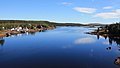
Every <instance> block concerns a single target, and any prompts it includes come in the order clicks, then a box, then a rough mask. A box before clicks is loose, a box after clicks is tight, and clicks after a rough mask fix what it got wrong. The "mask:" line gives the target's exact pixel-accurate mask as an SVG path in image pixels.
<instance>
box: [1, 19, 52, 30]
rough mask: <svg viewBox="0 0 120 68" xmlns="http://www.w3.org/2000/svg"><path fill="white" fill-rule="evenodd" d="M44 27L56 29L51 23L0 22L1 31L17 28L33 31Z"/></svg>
mask: <svg viewBox="0 0 120 68" xmlns="http://www.w3.org/2000/svg"><path fill="white" fill-rule="evenodd" d="M39 25H42V26H44V27H46V28H49V27H54V25H53V24H52V22H49V21H25V20H0V30H2V29H11V28H16V27H23V28H26V27H27V28H30V29H33V28H35V27H38V26H39Z"/></svg>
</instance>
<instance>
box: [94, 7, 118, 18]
mask: <svg viewBox="0 0 120 68" xmlns="http://www.w3.org/2000/svg"><path fill="white" fill-rule="evenodd" d="M94 17H101V18H105V19H108V18H119V17H120V9H116V10H115V11H113V12H104V13H98V14H96V15H95V16H94Z"/></svg>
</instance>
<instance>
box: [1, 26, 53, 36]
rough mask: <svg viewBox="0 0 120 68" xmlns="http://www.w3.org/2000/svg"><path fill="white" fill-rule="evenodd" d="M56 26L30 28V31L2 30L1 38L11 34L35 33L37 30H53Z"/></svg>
mask: <svg viewBox="0 0 120 68" xmlns="http://www.w3.org/2000/svg"><path fill="white" fill-rule="evenodd" d="M54 28H55V27H50V28H41V29H28V31H24V30H23V31H16V30H13V31H11V30H9V29H8V30H2V31H0V38H3V37H9V36H11V35H17V34H24V33H27V32H28V33H35V32H40V31H43V30H51V29H54Z"/></svg>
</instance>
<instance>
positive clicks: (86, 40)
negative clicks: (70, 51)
mask: <svg viewBox="0 0 120 68" xmlns="http://www.w3.org/2000/svg"><path fill="white" fill-rule="evenodd" d="M95 41H96V40H95V39H93V38H80V39H77V40H75V42H74V43H75V44H88V43H94V42H95Z"/></svg>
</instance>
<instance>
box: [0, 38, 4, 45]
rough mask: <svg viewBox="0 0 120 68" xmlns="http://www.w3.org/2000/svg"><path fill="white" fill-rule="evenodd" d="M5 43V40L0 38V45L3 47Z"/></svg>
mask: <svg viewBox="0 0 120 68" xmlns="http://www.w3.org/2000/svg"><path fill="white" fill-rule="evenodd" d="M4 43H5V40H4V39H3V38H0V45H1V46H3V45H4Z"/></svg>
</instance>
